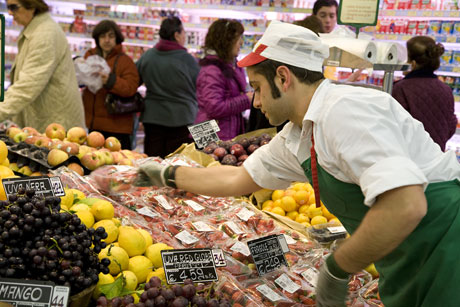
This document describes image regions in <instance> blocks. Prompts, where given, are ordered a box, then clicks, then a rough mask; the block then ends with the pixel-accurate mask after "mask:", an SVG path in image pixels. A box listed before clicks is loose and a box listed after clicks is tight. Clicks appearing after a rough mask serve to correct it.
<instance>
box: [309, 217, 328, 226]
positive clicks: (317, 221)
mask: <svg viewBox="0 0 460 307" xmlns="http://www.w3.org/2000/svg"><path fill="white" fill-rule="evenodd" d="M325 223H327V219H326V218H325V217H324V216H321V215H317V216H315V217H313V218H312V219H311V221H310V224H311V225H312V226H315V225H319V224H325Z"/></svg>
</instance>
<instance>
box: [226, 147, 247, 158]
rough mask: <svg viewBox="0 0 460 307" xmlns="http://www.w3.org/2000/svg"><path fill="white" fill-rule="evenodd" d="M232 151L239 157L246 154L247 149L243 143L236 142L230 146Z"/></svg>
mask: <svg viewBox="0 0 460 307" xmlns="http://www.w3.org/2000/svg"><path fill="white" fill-rule="evenodd" d="M230 153H231V154H232V155H235V157H237V158H238V157H239V156H241V155H244V154H246V150H244V148H243V146H242V145H241V144H234V145H233V146H232V147H231V148H230Z"/></svg>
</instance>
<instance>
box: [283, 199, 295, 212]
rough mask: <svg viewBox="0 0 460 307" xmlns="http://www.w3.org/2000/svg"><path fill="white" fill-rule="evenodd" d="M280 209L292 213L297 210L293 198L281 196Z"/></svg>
mask: <svg viewBox="0 0 460 307" xmlns="http://www.w3.org/2000/svg"><path fill="white" fill-rule="evenodd" d="M281 208H283V210H284V211H286V212H291V211H294V210H295V209H296V208H297V204H296V202H295V199H294V197H292V196H283V198H281Z"/></svg>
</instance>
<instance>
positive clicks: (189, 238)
mask: <svg viewBox="0 0 460 307" xmlns="http://www.w3.org/2000/svg"><path fill="white" fill-rule="evenodd" d="M174 237H175V238H177V239H178V240H181V241H182V242H183V243H185V244H193V243H196V242H198V241H199V239H198V238H197V237H195V236H193V235H192V234H190V232H188V231H187V230H183V231H181V232H179V233H178V234H177V235H175V236H174Z"/></svg>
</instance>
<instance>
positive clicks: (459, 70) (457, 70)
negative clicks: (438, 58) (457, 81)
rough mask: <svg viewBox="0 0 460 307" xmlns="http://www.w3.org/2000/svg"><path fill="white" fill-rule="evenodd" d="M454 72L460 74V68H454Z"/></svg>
mask: <svg viewBox="0 0 460 307" xmlns="http://www.w3.org/2000/svg"><path fill="white" fill-rule="evenodd" d="M452 71H453V72H460V67H457V66H456V67H454V68H452Z"/></svg>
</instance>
